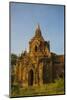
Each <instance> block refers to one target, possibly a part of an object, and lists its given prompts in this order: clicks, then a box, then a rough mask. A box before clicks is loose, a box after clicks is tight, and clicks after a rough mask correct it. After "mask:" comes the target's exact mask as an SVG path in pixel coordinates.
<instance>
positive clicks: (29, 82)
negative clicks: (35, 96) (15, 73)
mask: <svg viewBox="0 0 67 100" xmlns="http://www.w3.org/2000/svg"><path fill="white" fill-rule="evenodd" d="M33 77H34V76H33V70H32V69H31V70H30V71H29V73H28V85H30V86H32V85H33Z"/></svg>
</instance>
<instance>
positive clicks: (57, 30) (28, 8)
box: [11, 3, 64, 55]
mask: <svg viewBox="0 0 67 100" xmlns="http://www.w3.org/2000/svg"><path fill="white" fill-rule="evenodd" d="M37 24H39V25H40V28H41V32H42V35H43V37H44V40H47V41H50V50H51V52H55V53H57V54H64V6H63V5H61V6H59V5H38V4H22V3H11V53H15V54H17V55H18V54H21V52H22V51H24V50H25V49H27V50H28V48H29V45H28V43H29V40H30V39H31V38H32V37H33V36H34V35H35V29H36V26H37Z"/></svg>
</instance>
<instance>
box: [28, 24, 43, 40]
mask: <svg viewBox="0 0 67 100" xmlns="http://www.w3.org/2000/svg"><path fill="white" fill-rule="evenodd" d="M36 38H37V39H38V38H39V39H40V40H42V41H44V38H43V36H42V33H41V29H40V25H39V24H38V25H37V27H36V29H35V36H34V37H33V38H32V39H31V41H30V42H32V41H33V40H35V39H36Z"/></svg>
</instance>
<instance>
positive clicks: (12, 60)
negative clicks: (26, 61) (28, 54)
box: [11, 54, 18, 66]
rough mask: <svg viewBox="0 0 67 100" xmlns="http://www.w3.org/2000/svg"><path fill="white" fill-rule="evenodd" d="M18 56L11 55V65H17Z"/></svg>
mask: <svg viewBox="0 0 67 100" xmlns="http://www.w3.org/2000/svg"><path fill="white" fill-rule="evenodd" d="M17 58H18V57H17V55H16V54H11V65H12V66H13V65H15V64H16V61H17Z"/></svg>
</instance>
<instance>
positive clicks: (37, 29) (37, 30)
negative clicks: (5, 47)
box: [35, 24, 41, 37]
mask: <svg viewBox="0 0 67 100" xmlns="http://www.w3.org/2000/svg"><path fill="white" fill-rule="evenodd" d="M35 36H37V37H39V36H41V30H40V25H39V24H38V25H37V27H36V30H35Z"/></svg>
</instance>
